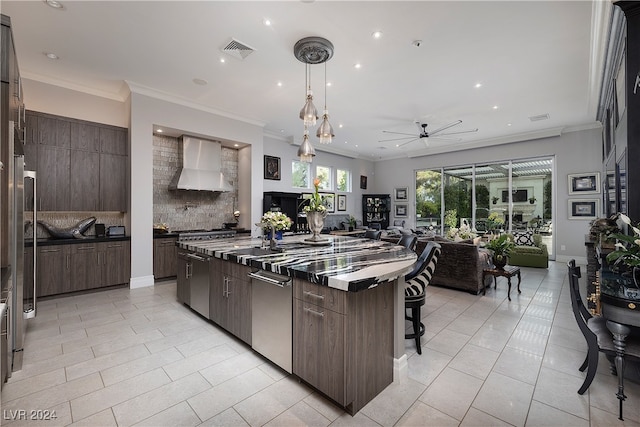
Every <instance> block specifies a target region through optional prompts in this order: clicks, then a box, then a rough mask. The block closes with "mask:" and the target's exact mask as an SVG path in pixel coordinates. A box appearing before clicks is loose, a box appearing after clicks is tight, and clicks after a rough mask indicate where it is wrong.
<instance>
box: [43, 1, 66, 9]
mask: <svg viewBox="0 0 640 427" xmlns="http://www.w3.org/2000/svg"><path fill="white" fill-rule="evenodd" d="M44 2H45V4H46V5H47V6H49V7H52V8H54V9H58V10H62V9H64V6H63V5H62V3H60V2H59V1H56V0H44Z"/></svg>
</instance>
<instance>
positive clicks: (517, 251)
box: [508, 231, 549, 268]
mask: <svg viewBox="0 0 640 427" xmlns="http://www.w3.org/2000/svg"><path fill="white" fill-rule="evenodd" d="M508 236H509V239H510V240H511V241H512V242H513V243H514V244H515V246H514V247H513V248H512V249H511V251H509V265H516V266H519V267H538V268H547V267H549V252H548V250H547V245H545V244H544V243H542V236H541V235H540V234H534V233H533V232H532V231H521V232H517V231H516V232H513V234H508Z"/></svg>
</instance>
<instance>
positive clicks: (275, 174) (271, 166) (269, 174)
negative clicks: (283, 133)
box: [264, 156, 280, 181]
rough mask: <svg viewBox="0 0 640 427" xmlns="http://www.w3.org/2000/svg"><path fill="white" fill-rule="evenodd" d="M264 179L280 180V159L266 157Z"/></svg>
mask: <svg viewBox="0 0 640 427" xmlns="http://www.w3.org/2000/svg"><path fill="white" fill-rule="evenodd" d="M264 179H274V180H278V181H279V180H280V157H273V156H264Z"/></svg>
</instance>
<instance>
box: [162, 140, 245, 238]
mask: <svg viewBox="0 0 640 427" xmlns="http://www.w3.org/2000/svg"><path fill="white" fill-rule="evenodd" d="M178 144H179V139H178V138H174V137H170V136H165V135H154V137H153V222H154V224H166V225H167V226H168V227H169V229H170V230H172V231H173V230H198V229H203V230H210V229H212V228H223V224H224V223H225V222H230V223H233V222H235V219H234V217H233V211H234V210H235V209H237V207H236V206H237V201H238V151H237V150H234V149H231V148H226V147H222V173H223V174H224V175H225V177H226V178H227V180H229V181H230V183H231V186H232V187H233V189H234V191H231V192H228V193H214V192H211V191H187V190H169V183H170V182H171V180H172V179H173V178H174V176H175V175H176V173H178V168H179V167H180V166H181V164H182V159H181V157H180V154H179V149H178Z"/></svg>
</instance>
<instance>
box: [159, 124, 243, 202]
mask: <svg viewBox="0 0 640 427" xmlns="http://www.w3.org/2000/svg"><path fill="white" fill-rule="evenodd" d="M178 152H179V154H180V156H181V157H182V167H181V168H179V169H178V172H177V173H176V176H175V177H174V178H173V180H172V181H171V183H170V184H169V188H170V189H172V190H199V191H217V192H226V191H233V187H231V185H230V184H229V181H227V179H226V178H225V177H224V175H223V174H222V144H221V143H219V142H216V141H210V140H207V139H201V138H197V137H193V136H188V135H183V136H181V137H180V141H179V150H178Z"/></svg>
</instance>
